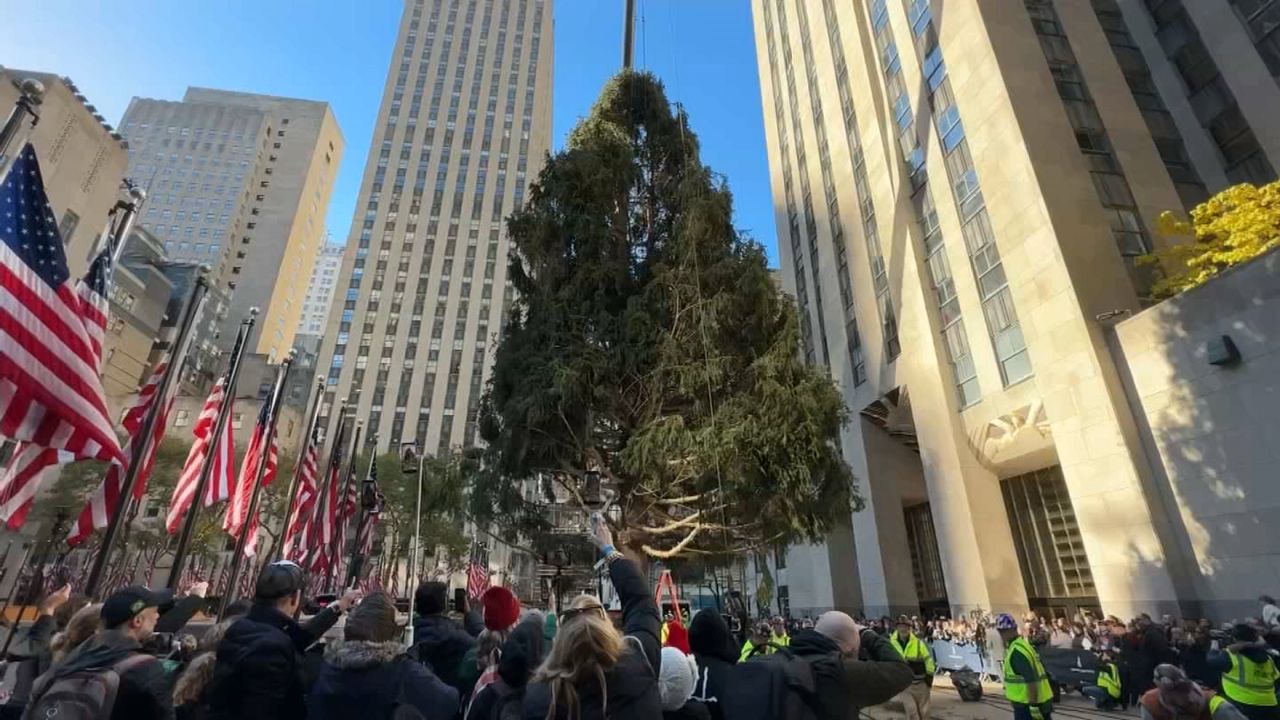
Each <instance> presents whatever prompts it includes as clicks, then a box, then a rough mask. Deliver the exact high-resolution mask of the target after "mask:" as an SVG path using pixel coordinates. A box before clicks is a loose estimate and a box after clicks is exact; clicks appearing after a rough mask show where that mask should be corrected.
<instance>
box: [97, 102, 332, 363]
mask: <svg viewBox="0 0 1280 720" xmlns="http://www.w3.org/2000/svg"><path fill="white" fill-rule="evenodd" d="M121 132H122V133H123V134H124V136H125V137H126V138H127V139H128V140H129V144H130V151H129V176H130V177H132V178H134V179H135V180H136V181H137V182H139V183H140V184H142V185H143V186H144V187H147V188H148V190H149V192H150V195H149V197H148V200H147V203H146V208H145V210H144V211H143V214H142V217H141V218H140V219H139V222H140V223H141V225H142V227H144V228H146V229H147V230H149V231H151V232H152V233H153V234H154V235H156V237H158V238H160V239H161V240H163V241H164V242H165V246H166V249H167V251H168V254H169V256H170V257H172V258H174V259H175V260H190V261H196V262H202V263H207V264H209V265H210V266H211V267H212V268H213V277H214V278H216V280H217V283H218V285H219V287H221V288H223V289H224V290H226V291H227V292H228V293H229V294H230V296H231V306H230V308H229V310H228V311H227V313H226V317H225V318H224V320H223V324H222V326H221V327H222V329H221V340H220V343H221V344H222V346H223V347H224V348H225V347H228V346H229V345H230V343H231V342H232V341H233V340H234V338H235V333H236V327H237V326H238V325H239V323H240V321H241V320H242V319H243V318H244V316H245V314H246V313H247V312H248V310H249V308H251V307H257V308H259V309H260V310H261V312H262V314H261V315H259V316H258V321H257V324H256V325H255V327H254V335H253V337H252V338H251V339H250V345H249V352H253V353H261V354H264V355H267V356H268V357H269V358H274V359H276V360H279V359H282V358H283V357H284V354H285V353H287V352H288V351H289V348H290V347H291V346H292V344H293V336H294V333H295V331H296V330H297V327H298V319H299V318H300V317H301V315H302V306H303V300H304V298H305V296H306V292H307V279H308V278H310V277H311V270H312V266H313V265H314V263H315V258H316V255H317V254H318V253H319V250H320V246H321V245H322V244H323V242H324V216H325V212H326V210H327V209H328V206H329V196H330V194H331V191H332V189H333V181H334V178H335V177H336V175H337V173H338V164H339V163H340V162H341V160H342V150H343V141H342V133H341V131H340V130H339V128H338V123H337V120H336V119H335V118H334V116H333V112H332V111H331V110H330V109H329V105H328V103H324V102H315V101H311V100H295V99H291V98H281V97H273V96H269V95H254V94H251V93H240V92H229V91H225V90H210V89H206V88H188V89H187V93H186V95H185V96H184V97H183V99H182V100H181V101H180V102H173V101H169V100H152V99H148V98H134V99H133V100H132V101H131V102H130V103H129V108H128V109H127V110H126V111H125V115H124V121H123V122H122V123H121Z"/></svg>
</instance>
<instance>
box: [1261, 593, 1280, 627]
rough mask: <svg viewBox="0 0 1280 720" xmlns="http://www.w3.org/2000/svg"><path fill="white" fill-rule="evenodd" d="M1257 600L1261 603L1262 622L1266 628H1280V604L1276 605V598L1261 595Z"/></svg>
mask: <svg viewBox="0 0 1280 720" xmlns="http://www.w3.org/2000/svg"><path fill="white" fill-rule="evenodd" d="M1258 602H1259V603H1261V604H1262V624H1263V625H1266V626H1267V627H1268V628H1280V606H1278V605H1276V599H1275V598H1273V597H1271V596H1270V595H1263V596H1261V597H1259V598H1258Z"/></svg>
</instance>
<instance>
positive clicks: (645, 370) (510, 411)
mask: <svg viewBox="0 0 1280 720" xmlns="http://www.w3.org/2000/svg"><path fill="white" fill-rule="evenodd" d="M508 229H509V233H510V236H511V239H512V245H513V250H512V259H511V268H510V273H509V275H510V279H511V282H512V284H513V285H514V287H515V289H516V291H517V295H516V297H515V302H514V306H513V309H512V312H511V316H510V318H509V321H508V324H507V327H506V332H505V334H504V335H503V338H502V341H501V344H500V345H499V347H498V349H497V354H496V358H495V368H494V372H493V377H492V379H491V382H490V386H489V389H488V392H487V394H486V398H485V405H484V410H483V413H482V422H481V432H482V436H483V437H484V439H485V441H486V442H487V443H488V447H489V451H488V459H487V463H486V468H485V470H484V471H483V472H481V473H480V474H479V475H478V476H477V477H476V478H475V479H474V483H475V484H474V487H473V492H472V511H473V513H475V514H476V515H482V516H483V515H487V516H488V517H490V518H493V519H495V520H498V522H499V525H500V526H501V527H505V528H507V529H509V530H513V531H514V530H515V529H517V528H521V529H526V530H527V529H528V528H530V527H533V526H536V524H537V521H538V518H537V517H536V515H534V514H533V513H531V512H530V510H531V507H530V505H529V504H528V503H527V502H526V501H525V499H524V497H523V496H522V493H521V489H522V487H524V482H525V481H527V480H531V479H534V478H539V479H540V480H541V481H543V482H554V483H559V484H560V485H561V486H562V487H564V488H566V489H567V490H568V491H569V492H570V493H571V494H573V496H575V497H577V498H578V500H579V502H581V500H582V498H581V496H580V495H579V494H578V493H579V490H578V484H577V480H578V478H581V477H582V476H583V474H584V473H585V472H586V471H598V472H600V473H601V475H602V478H603V481H604V485H605V487H607V488H609V489H610V490H612V491H613V492H614V493H615V497H616V502H617V505H618V506H619V507H620V508H621V519H620V521H619V522H618V523H617V524H618V527H617V528H616V530H617V531H618V533H617V534H618V538H619V543H620V544H621V545H622V546H624V547H626V548H629V549H631V550H633V551H635V552H636V553H638V554H640V553H642V554H644V555H647V556H649V557H654V558H668V557H677V556H689V555H696V554H698V553H717V554H718V553H728V552H737V551H741V550H742V549H744V548H751V547H757V548H758V547H763V546H768V545H776V544H786V543H790V542H794V541H799V540H816V539H818V538H820V537H822V536H823V535H824V534H825V533H826V531H827V530H828V529H829V528H830V527H831V525H832V524H833V523H834V522H837V521H839V520H841V519H845V518H848V514H849V511H850V508H851V505H852V504H853V503H855V502H857V495H856V491H855V489H854V486H853V478H852V476H851V474H850V472H849V469H848V467H847V466H846V465H845V463H844V462H843V460H842V459H841V456H840V452H839V448H838V445H837V443H838V432H839V429H840V427H841V425H842V424H843V423H844V422H845V421H846V420H847V413H846V410H845V408H844V406H843V403H842V401H841V399H840V394H839V392H838V391H837V389H836V387H835V385H834V384H833V383H832V381H831V380H830V379H829V378H828V377H827V376H826V375H825V374H823V373H822V372H820V371H819V370H817V369H815V368H811V367H808V366H806V365H805V364H804V363H803V361H802V360H801V358H800V357H799V355H798V348H799V331H798V317H797V314H796V309H795V306H794V305H793V303H792V302H791V300H790V299H789V298H787V297H786V296H784V295H783V294H782V293H781V292H780V291H779V290H778V288H777V287H776V286H775V285H774V283H773V282H772V280H771V278H770V277H769V271H768V269H767V267H766V258H765V254H764V251H763V249H762V248H761V247H760V245H759V244H757V243H755V242H754V241H752V240H750V239H749V238H747V237H745V236H744V235H743V234H742V233H740V232H738V231H737V230H736V229H735V228H734V227H733V224H732V198H731V196H730V193H729V189H728V187H726V186H725V184H724V182H723V181H722V180H721V179H719V178H717V177H716V176H715V175H714V174H713V173H712V171H711V170H710V169H709V168H707V167H706V166H704V165H703V164H702V163H701V161H700V159H699V154H698V140H697V138H696V137H695V136H694V134H693V133H692V132H691V131H690V129H689V127H688V123H687V117H686V116H685V114H684V113H683V112H682V111H681V112H676V113H674V114H673V112H672V109H671V107H670V106H669V105H668V103H667V99H666V96H665V94H664V92H663V88H662V86H661V84H660V83H659V82H658V81H657V80H656V79H655V78H654V77H653V76H652V75H649V74H647V73H634V72H623V73H622V74H620V75H618V76H616V77H615V78H614V79H612V80H611V81H610V82H609V83H608V84H607V85H606V86H605V88H604V91H603V92H602V94H601V96H600V99H599V100H598V101H597V103H596V105H595V107H594V108H593V109H592V112H591V115H590V116H589V117H588V118H586V119H585V120H583V121H582V122H581V123H580V124H579V125H578V126H577V128H575V129H574V131H573V132H572V134H571V135H570V137H569V140H568V143H567V145H566V147H565V149H564V150H563V151H561V152H560V153H558V154H556V155H555V156H553V157H551V158H550V159H549V161H548V163H547V165H546V168H545V169H544V170H543V172H542V174H541V175H540V176H539V178H538V181H537V182H536V183H535V184H534V185H533V187H532V189H531V191H530V196H529V201H528V203H527V204H526V205H525V207H523V208H521V209H520V210H519V211H518V212H516V213H515V214H514V215H513V216H512V217H511V218H510V220H509V225H508ZM521 520H523V521H525V522H520V521H521Z"/></svg>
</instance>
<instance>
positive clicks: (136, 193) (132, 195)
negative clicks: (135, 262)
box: [110, 178, 147, 268]
mask: <svg viewBox="0 0 1280 720" xmlns="http://www.w3.org/2000/svg"><path fill="white" fill-rule="evenodd" d="M123 185H124V187H125V192H127V193H128V195H129V199H128V200H121V201H119V202H117V203H116V206H115V210H117V211H119V213H120V217H118V218H114V219H113V220H112V221H111V222H112V226H113V229H112V232H111V235H110V237H111V242H113V243H114V245H112V246H111V266H112V267H113V268H114V267H115V265H116V263H118V262H120V258H121V256H123V255H124V246H125V242H126V241H127V240H128V239H129V233H130V232H131V231H132V230H133V223H134V221H135V220H137V219H138V211H139V210H141V209H142V203H143V202H145V201H146V199H147V192H146V191H145V190H143V189H142V188H140V187H138V186H137V185H134V184H133V181H132V180H130V179H128V178H125V179H124V182H123Z"/></svg>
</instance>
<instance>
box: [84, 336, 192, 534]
mask: <svg viewBox="0 0 1280 720" xmlns="http://www.w3.org/2000/svg"><path fill="white" fill-rule="evenodd" d="M167 370H168V362H167V359H162V360H161V361H160V362H159V363H157V364H156V367H155V369H154V370H153V371H152V372H151V377H150V378H148V380H147V383H146V385H143V386H142V389H141V390H139V391H138V398H137V400H135V401H134V403H133V405H132V406H131V407H130V408H129V410H128V411H127V412H126V413H125V416H124V420H123V421H122V422H121V425H123V426H124V428H125V430H126V431H128V432H129V434H130V435H131V436H132V437H131V439H130V441H129V446H128V448H127V449H126V450H125V452H126V455H127V457H128V459H129V462H133V459H134V458H142V467H141V468H139V469H138V476H137V477H136V478H135V479H134V484H133V493H132V496H133V499H135V500H139V501H140V500H141V499H142V496H143V494H144V493H145V492H146V489H147V480H148V479H149V478H150V477H151V470H152V468H153V467H154V466H155V461H156V453H157V451H158V450H159V448H160V441H161V440H162V439H163V438H164V431H165V427H166V426H167V424H168V420H169V414H170V413H171V412H172V410H173V402H174V398H175V397H176V395H177V390H178V383H170V384H169V389H168V392H167V393H166V394H167V397H166V398H165V403H164V407H162V408H161V409H160V410H159V416H158V417H157V418H156V422H155V424H154V425H153V426H152V428H151V434H150V437H147V438H144V437H142V435H141V434H140V433H141V430H142V423H143V420H144V419H145V417H146V415H147V412H149V411H150V409H151V405H152V403H153V402H154V401H155V399H156V391H157V389H158V388H159V385H160V381H161V380H163V379H164V375H165V372H166V371H167ZM124 474H125V466H123V465H119V464H116V463H112V464H111V466H110V467H109V468H108V469H107V476H106V478H104V479H103V481H102V483H101V484H100V485H99V486H98V488H97V489H96V490H95V491H94V493H93V495H92V496H90V498H89V502H88V503H87V504H86V505H85V507H84V509H83V510H81V511H80V516H79V517H78V518H77V519H76V523H75V525H74V526H72V528H71V533H70V534H69V535H67V544H69V545H72V546H75V545H79V544H80V543H82V542H84V541H85V540H86V539H87V538H88V537H89V536H90V535H91V534H92V533H93V531H94V530H101V529H103V528H105V527H106V526H107V524H108V523H110V522H111V517H112V516H113V515H114V514H115V513H116V512H118V510H119V508H120V507H122V505H121V502H120V494H121V490H122V489H123V484H124Z"/></svg>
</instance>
